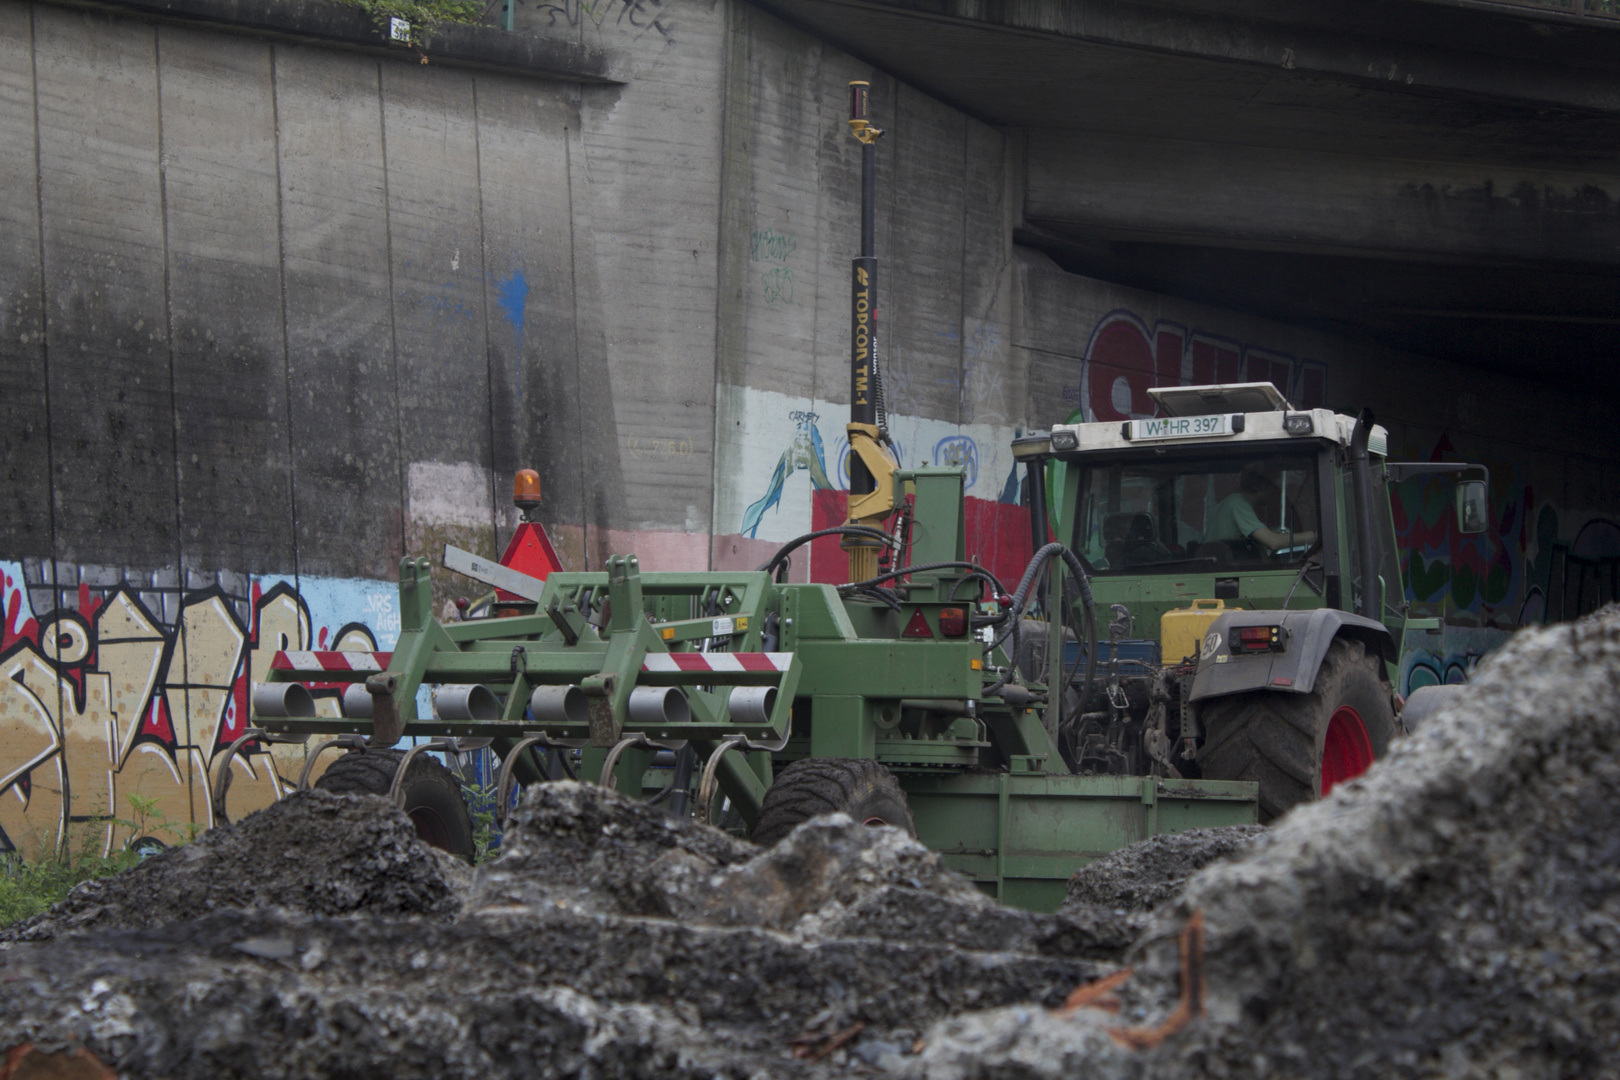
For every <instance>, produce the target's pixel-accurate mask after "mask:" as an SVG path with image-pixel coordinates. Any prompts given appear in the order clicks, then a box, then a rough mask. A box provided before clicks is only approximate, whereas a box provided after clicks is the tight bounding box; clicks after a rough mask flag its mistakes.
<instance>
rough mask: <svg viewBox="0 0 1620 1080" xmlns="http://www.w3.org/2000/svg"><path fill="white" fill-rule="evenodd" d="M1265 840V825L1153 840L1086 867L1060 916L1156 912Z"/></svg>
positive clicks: (1194, 831) (1168, 835) (1073, 884)
mask: <svg viewBox="0 0 1620 1080" xmlns="http://www.w3.org/2000/svg"><path fill="white" fill-rule="evenodd" d="M1265 834H1266V828H1265V826H1263V825H1229V826H1227V827H1226V828H1224V829H1188V830H1186V831H1185V832H1178V833H1165V834H1164V835H1162V836H1154V837H1150V838H1148V839H1146V840H1143V841H1142V842H1141V843H1140V844H1132V845H1131V846H1130V847H1127V848H1121V849H1120V850H1119V851H1116V852H1114V853H1113V854H1112V855H1104V856H1103V857H1102V858H1100V859H1098V860H1096V861H1095V862H1090V863H1087V864H1086V865H1085V866H1083V867H1081V868H1080V869H1079V870H1078V871H1077V872H1076V873H1075V875H1074V876H1073V877H1072V878H1070V879H1069V890H1068V896H1067V898H1066V899H1065V900H1064V902H1063V907H1062V908H1061V909H1060V910H1062V911H1063V912H1064V913H1065V914H1074V913H1077V912H1081V911H1085V910H1086V909H1088V908H1093V907H1104V908H1116V909H1119V910H1123V911H1130V912H1147V911H1152V910H1153V909H1154V908H1156V907H1158V906H1159V905H1160V904H1163V903H1165V902H1166V901H1168V900H1173V899H1175V898H1176V897H1177V896H1180V895H1181V891H1182V890H1183V889H1184V888H1186V886H1187V882H1188V880H1190V879H1191V878H1192V876H1193V875H1194V874H1196V873H1198V871H1200V870H1202V869H1203V868H1204V867H1206V866H1208V865H1210V864H1211V863H1214V862H1219V861H1220V860H1222V859H1225V858H1229V857H1231V856H1232V855H1234V854H1235V853H1237V852H1239V851H1241V850H1243V849H1244V848H1245V847H1247V846H1248V845H1249V843H1250V842H1251V841H1253V840H1256V839H1258V838H1259V837H1262V836H1264V835H1265Z"/></svg>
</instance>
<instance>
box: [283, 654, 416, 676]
mask: <svg viewBox="0 0 1620 1080" xmlns="http://www.w3.org/2000/svg"><path fill="white" fill-rule="evenodd" d="M393 657H394V654H393V653H391V652H330V651H329V652H278V653H276V656H275V659H274V660H271V661H270V668H271V670H272V671H298V672H305V671H307V672H309V673H310V674H311V675H320V674H322V673H323V672H327V671H387V670H388V661H389V660H391V659H393Z"/></svg>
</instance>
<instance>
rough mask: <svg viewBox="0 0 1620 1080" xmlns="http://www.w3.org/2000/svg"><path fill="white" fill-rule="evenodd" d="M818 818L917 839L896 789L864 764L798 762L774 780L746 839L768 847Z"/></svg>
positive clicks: (871, 764) (877, 767) (888, 776)
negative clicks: (836, 817)
mask: <svg viewBox="0 0 1620 1080" xmlns="http://www.w3.org/2000/svg"><path fill="white" fill-rule="evenodd" d="M820 814H848V815H849V816H850V817H852V818H854V819H855V820H856V821H858V822H860V823H861V824H863V825H893V826H894V827H895V828H898V829H904V830H905V831H906V833H907V835H909V836H916V835H917V826H916V825H915V824H914V823H913V822H912V820H911V807H910V805H909V804H908V803H907V802H906V793H905V792H904V791H902V790H901V789H900V783H899V781H897V780H896V779H895V778H894V774H893V773H891V772H890V771H889V770H888V769H887V768H886V767H885V766H883V765H882V764H880V763H879V762H876V761H872V760H871V759H869V758H804V759H803V760H801V761H795V762H794V763H793V764H791V765H789V766H788V767H787V768H785V769H783V770H782V771H781V772H780V773H778V774H777V777H776V781H775V783H773V784H771V789H770V790H769V791H767V792H766V793H765V802H764V803H763V804H762V805H761V806H760V808H759V817H757V818H756V819H755V820H754V829H753V832H752V833H751V834H750V835H751V838H752V839H753V841H754V843H756V844H760V845H762V846H765V847H770V846H771V845H772V844H775V843H776V842H777V841H778V840H780V839H782V838H783V837H784V836H786V835H787V834H788V833H790V832H792V831H793V830H794V828H795V827H796V826H798V825H799V824H801V823H803V822H806V821H809V820H810V819H811V818H813V817H816V816H817V815H820Z"/></svg>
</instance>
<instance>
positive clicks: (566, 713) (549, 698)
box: [529, 686, 590, 727]
mask: <svg viewBox="0 0 1620 1080" xmlns="http://www.w3.org/2000/svg"><path fill="white" fill-rule="evenodd" d="M529 708H530V710H531V711H533V713H534V719H535V722H536V723H540V724H577V725H579V726H581V727H583V726H584V725H586V724H588V723H590V712H589V710H588V709H587V707H586V705H585V691H583V690H581V689H580V688H579V687H577V686H537V687H535V690H534V693H532V694H530V695H529Z"/></svg>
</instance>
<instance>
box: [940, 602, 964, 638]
mask: <svg viewBox="0 0 1620 1080" xmlns="http://www.w3.org/2000/svg"><path fill="white" fill-rule="evenodd" d="M967 632H968V613H967V608H959V607H948V608H940V609H939V633H940V636H941V637H963V636H964V635H966V634H967Z"/></svg>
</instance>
